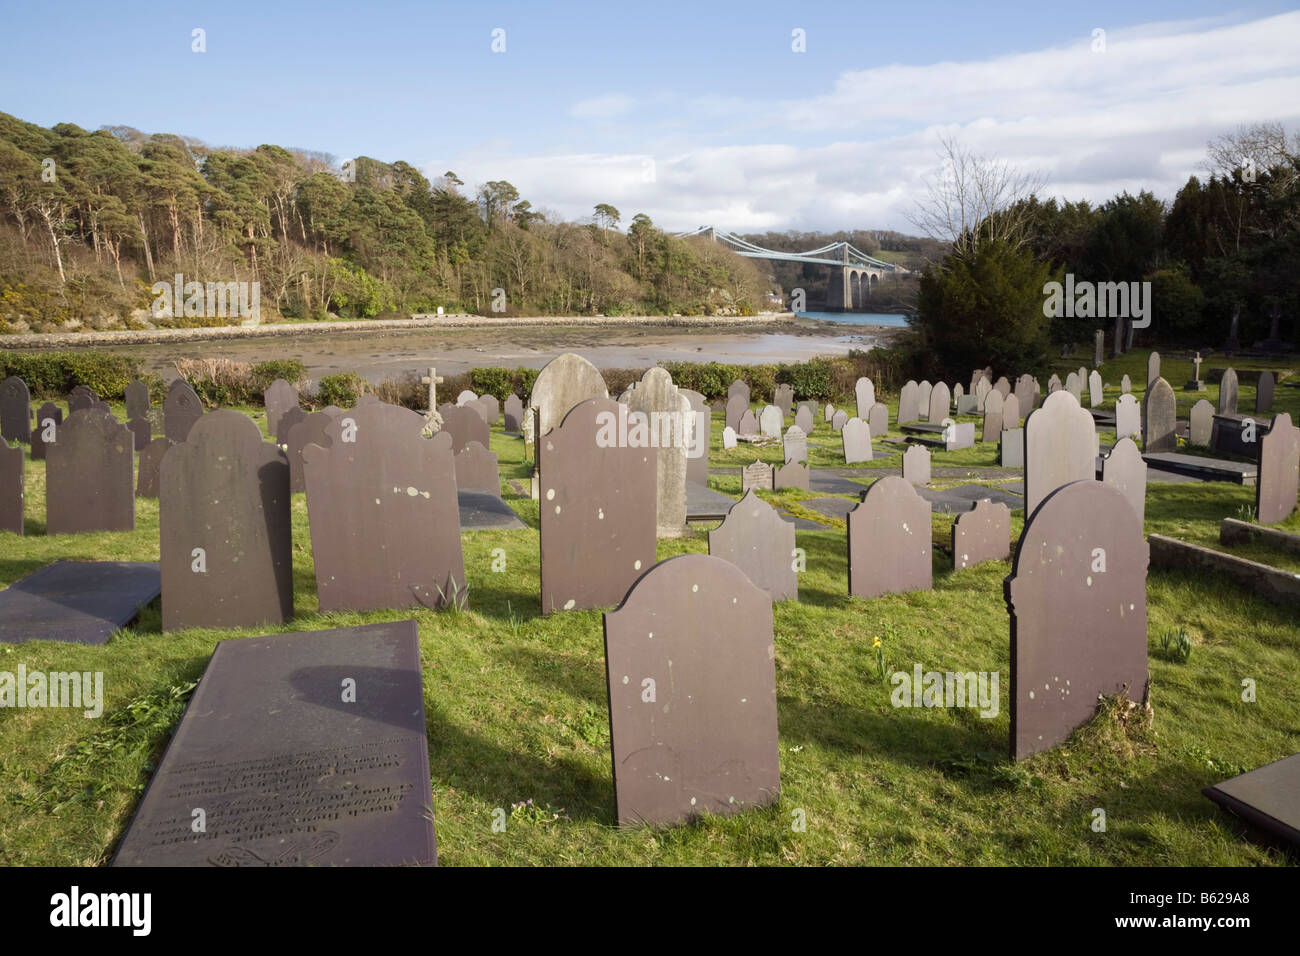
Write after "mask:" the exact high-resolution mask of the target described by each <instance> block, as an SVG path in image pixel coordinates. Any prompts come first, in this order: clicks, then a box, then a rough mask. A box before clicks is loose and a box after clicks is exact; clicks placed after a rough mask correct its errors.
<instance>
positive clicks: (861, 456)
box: [840, 418, 874, 465]
mask: <svg viewBox="0 0 1300 956" xmlns="http://www.w3.org/2000/svg"><path fill="white" fill-rule="evenodd" d="M840 440H841V441H842V442H843V443H844V464H846V465H855V464H857V463H858V462H860V461H871V459H872V457H874V456H873V452H872V449H871V427H870V426H869V425H868V424H867V423H866V422H864V421H863V420H862V419H860V418H850V419H849V420H848V421H847V422H845V423H844V428H843V429H842V430H841V431H840Z"/></svg>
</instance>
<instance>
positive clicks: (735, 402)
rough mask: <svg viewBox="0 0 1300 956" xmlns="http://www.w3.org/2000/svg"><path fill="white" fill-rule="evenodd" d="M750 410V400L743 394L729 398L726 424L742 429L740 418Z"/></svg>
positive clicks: (737, 429)
mask: <svg viewBox="0 0 1300 956" xmlns="http://www.w3.org/2000/svg"><path fill="white" fill-rule="evenodd" d="M748 411H749V401H748V400H747V399H746V398H745V397H744V396H743V395H733V396H731V397H730V398H728V399H727V411H726V424H727V425H729V426H730V427H731V428H734V429H736V431H737V432H739V430H740V420H741V418H743V417H744V416H745V413H746V412H748Z"/></svg>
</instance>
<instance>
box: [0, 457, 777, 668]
mask: <svg viewBox="0 0 1300 956" xmlns="http://www.w3.org/2000/svg"><path fill="white" fill-rule="evenodd" d="M26 459H27V455H26V454H25V453H24V452H23V449H22V446H21V445H12V446H11V445H10V444H9V443H8V442H7V441H0V532H4V531H8V532H11V533H12V534H22V533H23V505H24V500H25V499H24V491H25V485H26V478H27V473H26V466H27V460H26ZM790 539H791V543H792V544H793V541H794V525H791V526H790ZM25 692H26V689H25V688H24V693H25Z"/></svg>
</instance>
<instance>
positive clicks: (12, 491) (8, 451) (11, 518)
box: [0, 440, 27, 534]
mask: <svg viewBox="0 0 1300 956" xmlns="http://www.w3.org/2000/svg"><path fill="white" fill-rule="evenodd" d="M26 467H27V455H26V454H24V453H23V448H22V446H21V445H13V446H10V444H9V443H8V442H7V441H3V440H0V531H10V532H12V533H13V534H22V533H23V486H24V484H25V481H26Z"/></svg>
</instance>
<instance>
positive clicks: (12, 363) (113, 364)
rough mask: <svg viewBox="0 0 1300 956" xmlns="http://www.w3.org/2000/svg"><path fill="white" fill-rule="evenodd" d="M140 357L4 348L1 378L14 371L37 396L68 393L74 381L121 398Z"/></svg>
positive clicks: (136, 371)
mask: <svg viewBox="0 0 1300 956" xmlns="http://www.w3.org/2000/svg"><path fill="white" fill-rule="evenodd" d="M140 366H141V361H140V360H139V359H138V358H134V357H132V356H127V355H112V354H109V353H107V352H33V353H30V354H28V353H25V352H4V353H0V367H2V368H3V371H4V374H3V375H0V378H8V377H9V376H10V375H16V376H18V377H19V378H21V379H22V380H23V381H24V382H26V383H27V387H28V389H30V390H31V392H32V394H33V395H34V396H37V397H39V398H57V397H60V396H63V395H67V394H68V393H69V392H70V391H72V389H73V386H75V385H85V386H86V387H87V388H92V389H94V390H95V393H96V394H97V395H98V396H99V397H100V398H103V399H114V398H118V399H120V398H122V397H123V396H124V395H125V393H126V387H127V386H128V385H130V384H131V382H132V381H133V380H135V379H136V378H139V376H140Z"/></svg>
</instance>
